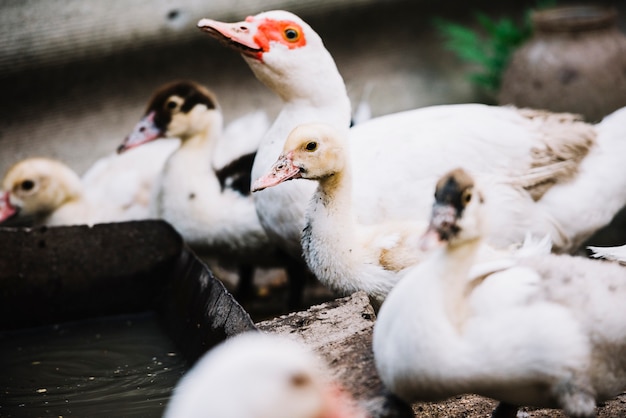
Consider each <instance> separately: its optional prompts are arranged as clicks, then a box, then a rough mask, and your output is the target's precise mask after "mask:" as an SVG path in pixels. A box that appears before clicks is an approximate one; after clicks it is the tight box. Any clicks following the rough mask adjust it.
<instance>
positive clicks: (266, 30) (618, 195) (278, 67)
mask: <svg viewBox="0 0 626 418" xmlns="http://www.w3.org/2000/svg"><path fill="white" fill-rule="evenodd" d="M198 25H199V27H200V28H201V29H203V30H205V31H207V32H208V33H209V34H211V35H212V36H214V37H216V38H218V39H221V40H226V41H227V42H228V45H229V46H230V47H232V48H233V49H235V50H237V51H239V52H241V53H242V55H243V56H244V59H245V60H246V62H247V63H248V64H249V65H250V68H251V69H252V71H253V72H254V74H255V75H256V77H257V78H258V79H259V80H260V81H262V82H263V83H264V84H266V85H267V86H268V87H269V88H270V89H271V90H273V91H274V92H275V93H276V94H278V95H279V96H280V97H281V98H282V99H283V101H284V107H283V110H282V111H281V114H280V115H279V116H278V118H277V119H276V121H275V122H274V124H273V126H272V128H271V129H270V131H269V132H268V133H267V135H266V136H265V137H264V139H263V141H262V143H261V145H260V148H259V153H258V154H257V158H256V159H255V168H254V170H253V173H252V175H253V179H254V178H257V177H258V176H259V175H263V174H264V173H265V172H266V171H267V170H268V169H269V167H270V166H271V163H272V162H273V161H274V160H275V158H276V156H277V155H278V154H279V153H280V150H281V147H282V145H283V143H284V138H286V136H287V134H288V132H290V130H291V129H293V128H294V126H295V125H297V124H301V123H310V122H314V123H316V122H323V123H328V124H330V125H332V126H334V127H335V128H336V129H346V130H347V129H349V115H350V102H349V100H348V98H347V95H346V94H345V91H346V90H345V85H344V84H343V79H342V78H341V76H340V74H339V72H338V71H337V68H336V65H335V63H334V61H333V60H332V57H330V55H329V53H328V51H327V50H326V49H325V48H324V46H323V43H322V41H321V39H320V38H319V35H317V34H316V33H315V32H314V31H313V30H312V29H311V28H310V26H308V25H307V24H306V23H305V22H303V21H302V20H301V19H300V18H299V17H297V16H295V15H293V14H291V13H288V12H285V11H270V12H264V13H261V14H259V15H256V16H251V17H248V18H247V19H246V21H244V22H237V23H234V24H226V23H222V22H216V21H212V20H209V19H203V20H201V21H200V22H199V24H198ZM270 29H271V30H270ZM294 31H295V33H294ZM311 63H313V64H311ZM329 98H334V100H325V99H329ZM339 116H341V117H340V118H338V117H339ZM322 118H326V119H322ZM625 119H626V111H617V112H615V114H613V115H611V116H609V117H607V118H606V120H605V121H603V122H600V124H598V125H589V124H585V123H583V122H581V121H580V120H578V119H577V118H576V117H575V116H573V115H568V114H551V113H548V112H543V111H532V110H527V109H516V108H513V107H496V106H486V105H480V104H465V105H450V106H433V107H428V108H423V109H415V110H411V111H405V112H400V113H396V114H393V115H386V116H382V117H377V118H373V119H370V120H367V121H365V122H363V123H360V124H358V125H356V126H354V127H353V128H351V129H349V135H348V136H347V138H348V141H349V142H350V149H351V151H350V152H351V158H352V161H353V166H352V168H353V178H354V185H353V201H354V206H355V214H356V216H357V219H358V220H359V221H360V222H362V223H363V224H371V223H377V222H383V221H388V220H406V219H409V218H410V219H413V220H417V221H423V220H424V219H427V217H428V211H429V208H430V205H431V204H432V201H433V200H432V196H431V193H430V192H429V190H432V187H433V186H434V184H435V182H436V180H437V178H438V177H439V176H441V175H442V174H443V173H445V172H446V171H447V170H449V169H451V168H453V167H455V166H458V165H459V164H463V165H467V168H468V169H469V170H475V171H476V172H479V173H484V174H489V175H493V176H497V177H502V178H508V179H509V180H510V188H511V191H510V192H509V196H511V199H512V202H511V203H512V205H511V206H510V207H509V209H508V211H502V212H501V213H500V214H499V216H500V219H499V222H500V224H501V225H507V228H494V229H493V231H494V232H493V233H492V236H491V237H490V242H492V243H493V244H495V245H508V244H511V243H520V242H521V241H523V239H524V236H525V235H526V232H528V231H530V232H532V233H533V234H535V235H539V236H543V235H545V234H550V236H551V238H552V240H553V243H554V248H555V250H556V251H561V252H568V251H573V250H574V249H576V247H577V246H578V245H579V244H580V243H581V242H582V241H583V240H584V239H585V238H587V237H588V236H589V235H590V234H591V233H592V232H593V231H595V230H596V229H598V228H600V227H602V226H604V225H606V224H608V223H609V222H610V220H611V219H612V217H613V216H614V214H615V213H616V212H617V211H618V210H619V208H621V207H622V206H624V204H625V203H626V172H625V171H626V168H625V167H624V164H621V163H619V164H618V163H617V161H616V160H617V159H618V157H617V156H618V155H623V154H624V151H626V149H625V148H626V141H623V140H622V141H618V140H617V138H624V137H626V132H624V128H623V126H625V125H626V124H624V122H623V121H624V120H625ZM609 150H611V151H609ZM597 167H601V170H600V173H604V172H609V171H610V172H612V173H613V175H614V177H613V178H612V179H604V177H602V176H603V174H602V175H599V174H598V172H597V170H596V169H597ZM618 172H619V175H617V173H618ZM601 177H602V178H601ZM600 178H601V179H600ZM603 180H606V181H603ZM592 184H593V186H592ZM272 189H273V191H272ZM272 189H268V190H266V191H263V192H261V193H259V194H257V195H255V205H256V207H257V212H258V214H259V217H260V219H261V223H262V225H263V227H264V228H265V229H266V231H268V234H269V235H270V236H271V237H274V238H276V239H277V240H279V242H280V243H281V245H282V246H285V247H290V248H291V249H292V252H293V253H297V252H298V250H299V249H300V246H299V245H300V244H299V243H300V234H301V231H302V227H303V226H304V213H305V211H306V205H307V202H308V201H309V199H310V196H311V195H312V193H313V191H314V186H311V185H308V184H305V182H299V183H296V182H292V183H290V184H284V185H280V186H279V187H276V188H272ZM580 196H586V197H589V198H582V199H581V198H580ZM590 196H594V198H590ZM566 201H567V202H568V203H567V204H563V203H562V202H566ZM573 201H575V204H573ZM560 202H561V203H560ZM594 202H595V203H594ZM598 202H600V203H598ZM581 217H582V218H583V219H585V221H586V222H584V223H581V222H578V223H576V222H575V221H574V220H575V219H581ZM496 222H498V220H496Z"/></svg>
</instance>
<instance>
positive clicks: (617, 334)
mask: <svg viewBox="0 0 626 418" xmlns="http://www.w3.org/2000/svg"><path fill="white" fill-rule="evenodd" d="M479 186H480V185H479V184H475V183H474V181H473V179H472V177H470V176H469V175H468V174H467V172H465V171H463V170H461V169H457V170H454V171H452V172H451V173H449V174H448V175H446V176H444V177H443V178H442V179H441V180H440V181H439V182H438V184H437V189H436V192H435V199H436V202H435V204H434V206H433V209H432V218H431V226H430V227H429V231H428V232H427V235H426V236H431V235H434V236H436V238H437V239H438V240H442V241H443V242H445V245H444V246H443V247H441V248H439V249H436V250H435V252H434V253H433V255H432V256H431V257H430V258H428V259H427V260H426V261H424V262H422V263H421V264H419V265H418V266H416V267H414V268H412V269H410V270H407V272H406V275H405V276H404V278H403V279H402V280H401V281H400V282H399V283H398V284H397V285H396V286H395V287H394V289H392V291H391V292H390V293H389V295H388V297H387V299H386V300H385V302H384V303H383V305H382V307H381V309H380V311H379V315H378V317H377V321H376V324H375V326H374V335H373V350H374V356H375V362H376V367H377V370H378V373H379V375H380V377H381V379H382V381H383V383H384V384H385V386H386V387H387V388H388V389H389V390H391V392H393V393H395V394H396V395H398V396H399V397H401V398H402V399H404V400H405V401H408V402H413V401H416V400H428V401H437V400H443V399H445V398H448V397H451V396H455V395H460V394H464V393H476V394H479V395H483V396H487V397H491V398H494V399H497V400H500V401H502V404H501V406H500V407H499V408H498V409H497V410H496V411H497V413H501V414H504V413H506V412H508V413H510V412H511V409H514V410H515V409H516V406H518V405H519V406H521V405H532V406H538V407H549V408H562V409H563V410H564V412H565V413H566V414H568V415H570V416H576V417H592V416H595V415H594V413H595V405H596V402H597V401H602V400H606V399H610V398H612V397H614V396H616V395H618V394H619V393H621V392H622V391H623V390H624V389H626V361H624V359H625V358H626V304H625V303H624V300H626V268H624V267H621V266H619V265H617V264H614V263H603V262H598V261H594V260H590V259H587V258H583V257H573V256H569V255H555V254H544V255H535V256H523V255H520V256H518V257H511V258H509V259H508V260H503V261H506V262H505V263H502V264H501V266H500V267H499V268H492V269H487V270H485V269H484V268H481V266H480V264H479V265H475V262H476V253H477V251H478V249H479V248H480V246H481V245H483V239H482V237H484V236H485V233H486V230H487V229H488V227H489V226H490V225H488V222H489V221H490V218H489V217H488V216H487V215H486V213H485V209H486V207H488V206H489V205H491V204H492V202H491V201H490V200H489V198H488V196H487V195H486V194H485V193H484V190H482V189H481V188H480V187H479ZM498 209H499V208H498V207H495V208H492V210H498ZM426 242H428V240H427V241H426ZM507 263H508V266H507V265H506V264H507ZM479 271H480V273H479ZM496 415H497V414H496ZM513 416H515V413H513Z"/></svg>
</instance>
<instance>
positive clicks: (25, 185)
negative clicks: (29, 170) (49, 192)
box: [20, 180, 35, 191]
mask: <svg viewBox="0 0 626 418" xmlns="http://www.w3.org/2000/svg"><path fill="white" fill-rule="evenodd" d="M33 187H35V182H34V181H32V180H24V181H23V182H22V183H21V184H20V189H22V190H24V191H29V190H32V189H33Z"/></svg>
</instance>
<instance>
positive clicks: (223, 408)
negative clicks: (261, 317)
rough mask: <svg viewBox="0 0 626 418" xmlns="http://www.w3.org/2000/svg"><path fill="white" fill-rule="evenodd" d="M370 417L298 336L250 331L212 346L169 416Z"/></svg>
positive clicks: (179, 390)
mask: <svg viewBox="0 0 626 418" xmlns="http://www.w3.org/2000/svg"><path fill="white" fill-rule="evenodd" d="M182 417H184V418H194V417H197V418H201V417H206V418H216V417H224V418H226V417H233V418H235V417H236V418H244V417H245V418H365V413H364V412H363V411H362V410H361V409H360V408H359V407H358V406H357V405H356V403H355V401H354V400H353V399H352V398H351V397H350V396H349V395H348V394H347V393H346V392H345V391H343V390H342V389H341V388H340V386H339V385H338V384H336V383H333V382H331V381H330V379H329V373H328V372H327V367H326V365H325V364H323V362H322V361H321V360H320V359H319V358H318V357H317V356H316V355H315V354H313V353H312V352H311V351H309V350H308V349H307V348H305V347H304V346H302V345H301V344H299V343H297V342H296V341H294V340H291V339H288V338H285V337H279V336H277V335H272V334H263V333H260V332H254V331H253V332H246V333H243V334H240V335H238V336H235V337H232V338H230V339H228V340H226V341H225V342H223V343H222V344H220V345H219V346H217V347H215V348H213V349H211V350H210V351H209V352H207V353H206V354H205V355H204V357H202V358H201V359H200V360H198V362H197V363H196V364H195V365H194V366H193V367H192V368H191V370H189V371H188V372H187V373H186V374H185V375H184V376H183V377H182V379H181V380H180V382H179V383H178V384H177V385H176V387H175V388H174V392H173V395H172V398H171V399H170V401H169V403H168V404H167V406H166V410H165V414H164V418H182Z"/></svg>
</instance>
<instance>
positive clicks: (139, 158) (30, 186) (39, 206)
mask: <svg viewBox="0 0 626 418" xmlns="http://www.w3.org/2000/svg"><path fill="white" fill-rule="evenodd" d="M177 147H178V143H177V141H161V142H159V143H155V144H154V146H151V147H146V149H145V150H140V151H133V152H131V153H128V155H123V156H117V155H112V156H108V157H105V158H102V159H100V160H98V161H97V162H96V163H95V164H94V165H93V166H92V167H91V168H90V169H89V170H88V171H87V173H85V175H84V176H83V177H82V178H80V177H79V176H78V174H76V172H74V171H73V170H72V169H71V168H69V167H68V166H67V165H65V164H64V163H62V162H60V161H58V160H53V159H49V158H27V159H25V160H22V161H19V162H18V163H16V164H14V165H13V166H12V167H10V168H9V169H8V170H7V172H6V174H5V176H4V178H3V180H2V191H3V192H2V194H3V197H2V198H1V199H0V200H2V201H3V202H4V204H3V205H1V206H2V209H1V210H0V222H10V221H9V219H10V218H12V221H13V222H15V221H17V223H18V224H23V225H49V226H56V225H77V224H88V225H93V224H96V223H103V222H122V221H129V220H139V219H147V218H149V217H150V208H149V203H150V195H151V193H152V188H153V186H154V182H155V179H156V177H157V175H158V173H159V172H160V171H161V169H162V167H163V163H164V162H165V159H166V158H167V157H168V156H169V154H171V152H172V151H173V150H174V149H175V148H177Z"/></svg>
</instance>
